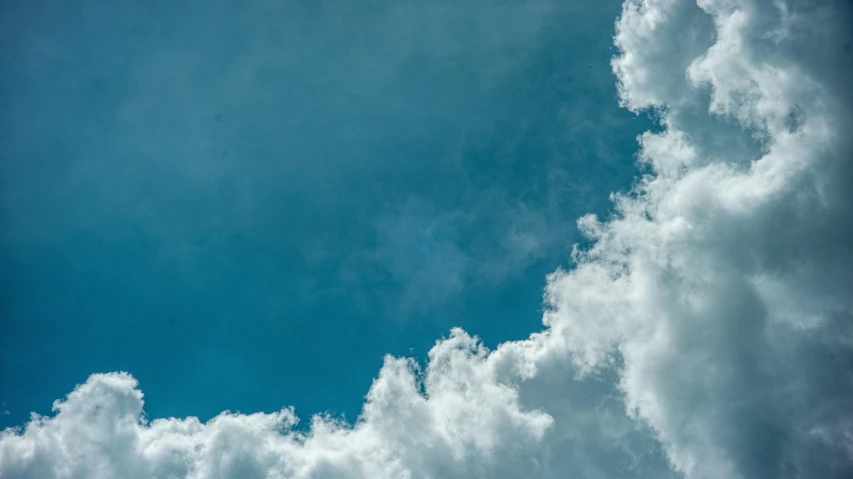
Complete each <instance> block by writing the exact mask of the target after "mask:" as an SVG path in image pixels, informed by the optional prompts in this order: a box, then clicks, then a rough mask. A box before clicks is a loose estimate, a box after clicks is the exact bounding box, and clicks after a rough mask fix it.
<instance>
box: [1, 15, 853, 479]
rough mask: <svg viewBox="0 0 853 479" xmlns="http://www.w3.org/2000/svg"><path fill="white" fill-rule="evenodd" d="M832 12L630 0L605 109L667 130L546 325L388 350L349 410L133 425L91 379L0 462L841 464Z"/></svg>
mask: <svg viewBox="0 0 853 479" xmlns="http://www.w3.org/2000/svg"><path fill="white" fill-rule="evenodd" d="M851 20H853V7H851V5H850V4H849V2H844V1H841V0H839V1H832V0H824V1H787V2H786V1H781V0H780V1H774V2H770V1H766V2H764V1H751V0H720V1H714V0H702V1H699V2H697V3H692V2H687V1H677V0H646V1H632V0H629V1H628V2H626V4H625V6H624V9H623V13H622V15H621V17H620V19H619V21H618V23H617V30H616V36H615V42H616V46H617V47H618V48H619V51H620V53H619V54H618V56H617V57H616V58H614V60H613V68H614V71H615V72H616V75H617V78H618V81H619V85H620V95H621V100H622V102H623V104H624V106H625V107H627V108H629V109H631V110H634V111H641V110H648V109H652V110H654V111H655V112H656V113H657V114H658V115H659V116H660V118H661V122H662V124H663V126H664V127H665V128H664V129H663V131H662V132H660V133H647V134H645V135H643V136H642V138H641V150H640V154H639V158H640V162H641V164H642V165H643V168H644V171H645V175H644V176H643V177H642V178H641V179H640V181H639V182H638V183H637V186H636V188H635V189H634V190H633V191H631V192H629V193H626V194H623V195H616V196H615V197H614V202H615V205H616V213H615V214H614V215H613V217H612V218H606V219H603V220H601V219H598V218H596V217H594V216H587V217H584V218H581V220H580V221H579V222H578V225H579V227H580V228H581V230H582V231H583V232H584V233H585V234H586V235H588V236H589V237H590V238H591V239H592V240H593V242H592V245H591V247H590V248H588V249H583V250H581V249H579V250H577V251H576V254H575V258H576V265H575V266H574V267H573V268H572V269H570V270H568V271H560V272H557V273H554V274H553V275H552V276H551V277H550V278H549V280H548V285H547V292H546V300H547V305H548V311H547V312H546V314H545V318H544V323H545V325H546V329H545V330H544V331H542V332H540V333H536V334H533V335H531V336H530V338H528V339H526V340H523V341H515V342H508V343H504V344H502V345H501V346H499V347H498V348H497V349H495V350H494V351H487V350H486V349H485V348H483V347H482V346H481V345H480V344H478V342H477V341H476V339H475V338H472V337H470V336H469V335H467V334H466V333H464V332H462V331H459V330H455V331H453V333H452V334H451V336H450V337H449V338H447V339H443V340H441V341H439V342H438V343H437V344H436V346H435V347H434V348H433V350H432V351H431V352H430V356H429V362H428V364H427V365H426V367H425V368H424V370H420V368H419V367H418V366H417V365H416V364H414V363H413V362H412V361H410V360H407V359H397V358H390V357H389V358H387V359H386V361H385V364H384V366H383V367H382V369H381V370H380V372H379V376H378V378H377V379H376V381H375V382H374V384H373V386H372V387H371V389H370V392H369V393H368V395H367V399H366V402H365V405H364V409H363V413H362V416H361V417H360V419H359V421H358V422H357V423H355V424H354V425H348V424H343V423H340V422H337V421H335V420H334V419H331V418H326V417H322V416H315V417H314V418H313V419H312V424H311V427H310V429H309V430H307V431H304V432H302V431H299V430H296V429H294V428H293V427H294V425H295V423H296V421H297V419H296V416H295V413H294V412H293V411H292V410H290V409H283V410H282V411H280V412H277V413H272V414H263V413H258V414H251V415H246V414H240V413H223V414H221V415H220V416H218V417H216V418H214V419H212V420H211V421H209V422H207V423H204V424H203V423H200V422H199V421H198V420H196V419H194V418H188V419H175V418H172V419H155V420H148V419H147V418H145V417H144V414H143V412H142V407H143V402H142V393H141V392H140V391H139V389H138V388H137V383H136V381H135V380H134V379H133V378H132V377H131V376H130V375H128V374H125V373H112V374H98V375H93V376H92V377H90V378H89V380H88V381H87V382H86V383H85V384H83V385H81V386H79V387H78V388H76V389H75V390H74V391H73V392H72V393H71V394H70V395H69V396H68V397H67V398H65V399H64V400H61V401H57V403H56V404H55V407H54V412H55V414H54V415H53V416H51V417H34V418H33V419H32V421H31V422H30V423H29V424H28V425H27V426H26V428H25V429H22V430H6V431H4V432H3V433H2V436H0V477H3V478H6V477H9V478H36V477H38V478H45V477H57V478H78V477H79V478H83V477H85V478H108V477H128V478H150V477H157V478H177V477H180V478H183V477H188V478H238V477H239V478H269V477H294V478H327V477H343V478H358V477H364V478H378V477H387V478H431V477H442V478H446V477H451V478H452V477H460V478H462V477H506V478H515V477H588V478H599V477H600V478H607V477H655V478H660V477H679V476H683V477H687V478H690V479H705V478H707V479H717V478H720V479H722V478H726V479H739V478H743V479H746V478H764V477H777V478H806V477H808V478H811V477H820V478H844V477H850V476H851V474H853V409H851V407H850V406H851V405H853V373H851V371H853V323H852V322H853V293H851V291H853V219H851V218H853V197H852V196H853V192H851V188H850V185H853V165H851V162H850V160H851V153H853V145H851V139H850V137H849V132H850V131H853V128H851V127H853V124H851V123H853V111H851V110H853V97H851V93H850V90H849V85H853V73H851V72H853V69H851V68H849V67H846V66H844V65H847V64H851V63H853V61H851V60H853V52H851V48H850V45H851V42H853V21H851Z"/></svg>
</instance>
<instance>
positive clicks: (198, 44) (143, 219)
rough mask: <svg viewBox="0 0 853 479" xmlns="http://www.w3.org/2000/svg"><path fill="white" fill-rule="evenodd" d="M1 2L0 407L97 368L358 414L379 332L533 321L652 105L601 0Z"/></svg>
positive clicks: (40, 405)
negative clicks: (623, 65) (624, 66)
mask: <svg viewBox="0 0 853 479" xmlns="http://www.w3.org/2000/svg"><path fill="white" fill-rule="evenodd" d="M2 8H3V14H2V20H3V25H2V28H0V30H2V32H3V33H2V35H3V38H2V44H3V45H5V47H4V48H3V54H2V66H0V68H2V71H3V72H4V74H3V75H2V76H0V82H2V83H0V91H2V99H3V102H2V122H3V123H2V125H3V126H2V130H0V135H2V136H0V158H3V162H2V166H0V174H2V176H0V178H2V185H3V197H2V198H3V201H2V214H3V218H4V220H3V223H4V225H5V226H4V228H3V232H2V248H3V249H2V250H3V255H2V263H0V268H2V278H3V288H2V294H3V301H2V305H0V307H2V313H1V314H2V316H3V318H4V320H3V323H2V334H0V338H2V339H0V341H2V347H0V358H2V361H0V368H2V374H0V381H2V382H0V391H3V392H2V396H3V397H2V399H3V400H4V401H6V407H5V409H6V410H8V411H9V413H10V414H9V415H6V416H5V417H0V421H2V424H3V425H13V424H21V423H23V421H24V420H25V419H27V418H28V417H29V412H30V411H31V410H34V411H38V412H40V413H46V412H48V411H49V408H50V405H51V404H52V402H53V400H54V399H55V398H56V397H59V396H61V395H62V394H63V393H65V392H67V391H68V390H70V388H72V387H73V386H74V385H75V384H77V383H80V382H82V381H84V380H85V379H86V378H87V377H88V375H89V374H90V373H92V372H106V371H114V370H123V371H128V372H131V373H133V374H134V375H135V376H136V377H137V378H138V379H139V380H140V381H141V383H142V385H143V387H144V388H145V390H146V392H147V393H148V396H149V398H150V399H149V400H148V402H147V412H148V413H149V414H151V415H152V416H154V417H159V416H170V415H175V416H186V415H198V416H200V417H202V418H209V417H212V416H214V415H216V414H217V413H218V412H220V411H222V410H224V409H232V410H241V411H258V410H263V411H274V410H277V409H278V408H280V407H281V406H282V405H283V404H289V405H294V406H295V407H296V409H297V411H298V412H300V413H302V414H310V413H314V412H320V411H332V412H333V413H335V414H339V413H344V414H345V415H346V416H347V417H348V418H350V419H354V418H355V417H356V416H357V415H358V413H359V411H360V408H361V404H362V398H363V396H364V394H365V393H366V392H367V389H368V387H369V386H370V383H371V381H372V379H373V378H374V376H375V375H376V372H377V370H378V368H379V367H380V366H381V364H382V358H383V355H384V354H386V353H391V354H396V355H414V356H416V357H421V358H422V357H424V355H425V354H426V352H427V350H428V349H429V348H430V347H432V345H433V344H434V342H435V341H436V339H438V338H440V337H441V336H442V335H445V336H446V335H447V334H449V330H450V328H451V327H453V326H461V327H464V328H465V329H467V330H469V331H471V332H472V333H474V334H477V335H479V336H480V337H482V338H483V340H484V341H485V342H486V344H488V345H490V346H495V345H497V344H498V343H499V342H502V341H506V340H510V339H521V338H524V337H526V336H527V335H528V334H529V333H530V332H533V331H536V330H538V329H539V328H540V323H541V309H542V307H541V296H542V287H543V284H544V278H545V276H546V275H547V274H548V273H550V272H551V271H553V270H555V269H556V268H557V267H560V266H567V265H568V264H569V254H570V251H571V245H572V243H574V242H577V241H580V238H579V236H578V234H577V230H576V227H575V225H574V220H575V219H576V218H577V217H578V216H580V215H582V214H584V213H587V212H599V213H606V211H607V210H608V208H609V207H610V205H609V204H608V198H607V197H608V194H609V192H611V191H615V190H620V189H625V188H627V187H628V186H630V182H631V179H632V178H633V176H634V171H635V170H634V165H633V163H634V154H635V151H636V146H637V144H636V139H635V138H636V136H637V135H638V134H640V133H641V132H643V131H645V130H647V129H648V128H649V127H650V123H649V122H648V121H647V120H645V119H643V118H642V117H637V116H636V115H634V114H632V113H630V112H628V111H626V110H623V109H620V108H619V106H618V98H617V92H616V86H615V82H614V79H613V75H612V73H611V72H610V65H609V61H610V58H611V56H612V55H613V54H614V53H615V50H614V47H613V45H612V34H613V22H614V19H615V18H616V16H617V14H618V12H619V8H620V5H619V3H618V2H616V1H610V2H580V3H570V2H541V1H532V0H516V1H511V2H501V3H494V2H486V1H472V2H466V3H464V4H459V3H458V2H430V3H424V2H411V1H406V2H359V3H358V4H351V3H347V2H313V1H312V2H281V3H280V2H229V1H220V0H216V1H212V2H204V3H202V2H195V3H193V2H156V1H152V2H103V1H83V2H45V1H31V2H11V3H10V2H5V3H4V6H3V7H2ZM222 384H228V387H227V388H223V387H222Z"/></svg>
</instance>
